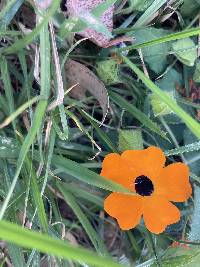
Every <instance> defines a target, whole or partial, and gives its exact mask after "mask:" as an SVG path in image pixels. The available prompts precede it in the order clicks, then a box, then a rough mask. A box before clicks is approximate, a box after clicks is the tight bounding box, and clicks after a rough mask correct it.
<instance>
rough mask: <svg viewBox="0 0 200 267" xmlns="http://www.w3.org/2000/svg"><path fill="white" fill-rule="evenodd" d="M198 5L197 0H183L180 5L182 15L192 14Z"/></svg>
mask: <svg viewBox="0 0 200 267" xmlns="http://www.w3.org/2000/svg"><path fill="white" fill-rule="evenodd" d="M199 6H200V2H199V0H184V1H183V5H182V7H181V14H182V15H183V16H184V17H189V16H194V14H195V13H197V12H198V9H199Z"/></svg>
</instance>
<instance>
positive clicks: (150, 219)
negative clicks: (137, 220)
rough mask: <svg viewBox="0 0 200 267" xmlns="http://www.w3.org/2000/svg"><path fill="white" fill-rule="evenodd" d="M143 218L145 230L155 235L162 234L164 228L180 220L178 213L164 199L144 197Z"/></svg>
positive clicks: (174, 207)
mask: <svg viewBox="0 0 200 267" xmlns="http://www.w3.org/2000/svg"><path fill="white" fill-rule="evenodd" d="M143 217H144V222H145V225H146V227H147V229H148V230H149V231H150V232H152V233H155V234H160V233H162V232H163V231H164V230H165V228H166V227H167V226H168V225H170V224H173V223H176V222H178V221H179V219H180V211H179V210H178V208H177V207H176V206H174V205H173V204H172V203H171V202H169V201H168V200H166V199H165V198H162V197H159V196H154V197H146V198H145V200H144V204H143Z"/></svg>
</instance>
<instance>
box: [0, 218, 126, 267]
mask: <svg viewBox="0 0 200 267" xmlns="http://www.w3.org/2000/svg"><path fill="white" fill-rule="evenodd" d="M0 238H1V239H3V240H5V241H9V242H12V243H14V244H17V245H19V246H22V247H26V248H32V249H33V248H35V249H37V250H39V251H41V252H43V253H48V254H51V255H54V256H57V257H63V258H65V259H71V260H74V261H79V262H85V263H88V264H92V265H93V266H99V267H105V266H109V267H126V266H125V265H121V264H119V263H117V262H114V261H113V260H112V259H111V258H108V257H101V256H99V255H98V254H96V253H94V252H90V251H89V250H86V249H83V248H79V247H74V246H72V245H70V244H69V243H67V242H64V241H61V240H58V239H54V238H52V237H49V236H47V235H44V234H39V233H37V232H34V231H31V230H27V229H24V228H22V227H20V226H18V225H16V224H12V223H10V222H7V221H0Z"/></svg>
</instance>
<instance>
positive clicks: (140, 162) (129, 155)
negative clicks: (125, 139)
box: [121, 146, 166, 180]
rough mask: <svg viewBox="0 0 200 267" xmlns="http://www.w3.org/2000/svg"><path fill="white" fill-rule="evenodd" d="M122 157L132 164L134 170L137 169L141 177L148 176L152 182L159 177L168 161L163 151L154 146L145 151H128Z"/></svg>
mask: <svg viewBox="0 0 200 267" xmlns="http://www.w3.org/2000/svg"><path fill="white" fill-rule="evenodd" d="M121 157H122V159H124V160H126V161H128V162H130V163H131V164H132V168H137V170H139V171H140V175H146V176H148V177H149V178H151V179H152V180H154V179H155V177H157V176H158V175H159V173H160V171H161V170H162V168H163V166H164V164H165V160H166V158H165V155H164V153H163V151H162V150H161V149H160V148H158V147H154V146H150V147H148V148H147V149H144V150H126V151H124V152H123V153H122V156H121Z"/></svg>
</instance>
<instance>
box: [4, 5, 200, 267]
mask: <svg viewBox="0 0 200 267" xmlns="http://www.w3.org/2000/svg"><path fill="white" fill-rule="evenodd" d="M85 1H86V2H85V3H86V4H87V3H88V2H89V0H88V1H87V0H85ZM36 2H37V3H39V1H21V0H15V1H14V0H11V1H0V185H1V186H0V219H1V220H0V239H1V240H4V241H2V242H1V244H0V246H1V256H0V266H2V267H3V266H4V265H9V266H11V265H12V266H17V267H18V266H23V267H25V266H27V267H28V266H29V267H30V266H35V267H38V266H48V267H50V266H53V265H55V266H58V267H63V266H70V267H71V266H73V267H79V266H85V267H91V266H102V267H107V266H109V267H112V266H113V267H120V266H121V267H122V266H124V267H125V266H128V265H130V266H137V267H144V266H150V265H152V264H154V265H153V266H155V264H156V261H155V258H156V257H157V258H158V259H159V263H160V265H161V266H172V267H174V266H177V267H181V266H189V267H197V266H199V259H200V256H199V255H200V254H199V246H200V244H198V243H197V241H198V240H199V239H200V238H199V236H200V235H199V221H200V218H199V213H200V212H199V207H200V205H199V199H200V197H199V183H200V167H199V166H200V156H199V151H200V141H199V138H200V124H199V121H198V117H197V114H199V110H200V105H199V104H198V101H199V100H198V97H199V96H198V86H199V85H198V83H199V82H200V80H199V77H200V75H199V72H200V71H199V69H200V67H199V66H200V64H199V60H198V59H197V53H196V51H197V49H198V47H197V46H198V43H197V38H196V36H199V34H200V27H199V23H198V20H199V16H198V12H199V5H200V1H199V0H191V1H190V0H184V1H181V0H178V1H166V0H142V1H138V0H129V1H121V0H118V1H116V0H107V1H103V2H101V1H98V3H99V2H101V3H100V4H99V5H97V6H96V7H95V8H94V9H92V10H91V11H90V12H87V10H85V9H84V8H85V6H86V5H82V6H81V5H79V6H78V7H82V10H81V11H80V12H79V13H78V14H77V15H76V16H73V17H70V18H69V17H68V16H67V15H66V12H62V10H61V9H60V4H61V6H62V9H63V7H64V6H63V1H62V3H61V1H60V0H55V1H51V0H47V1H43V2H44V4H45V5H47V6H48V8H45V9H41V8H40V9H38V8H37V6H36ZM72 2H74V1H72ZM83 2H84V1H83V0H81V3H83ZM169 2H170V3H169ZM76 3H78V0H77V1H76ZM91 3H94V1H92V0H91ZM113 4H114V5H115V7H116V8H115V12H114V14H112V15H113V28H114V30H113V32H111V31H110V30H108V28H107V26H108V25H107V26H106V25H105V24H104V21H102V20H101V16H102V14H103V13H104V12H105V11H106V10H107V9H108V8H109V7H110V6H111V5H113ZM174 12H176V13H174ZM175 14H178V16H176V15H175ZM91 21H92V22H91ZM110 23H111V24H112V21H110ZM50 26H51V27H50ZM86 28H90V29H92V30H96V31H97V32H100V33H101V34H102V35H104V36H105V37H106V38H113V39H115V41H116V44H117V45H114V46H112V47H108V48H102V47H99V46H98V45H97V44H96V43H93V44H92V39H91V38H88V40H85V39H80V38H79V37H78V36H77V35H76V32H80V31H84V30H85V29H86ZM93 32H94V31H93ZM118 34H119V35H118ZM126 34H127V35H128V36H125V35H126ZM97 35H98V33H97ZM130 36H131V37H135V38H136V40H135V42H132V43H130V42H128V40H130ZM194 36H195V38H194ZM91 37H92V36H91ZM118 37H120V39H118ZM124 37H125V39H123V38H124ZM127 37H128V39H126V38H127ZM191 37H193V38H191ZM77 40H78V41H77ZM93 40H94V39H93ZM122 40H125V41H124V42H123V43H121V41H122ZM126 41H127V42H126ZM125 44H126V45H125ZM138 49H141V51H138ZM138 52H141V53H138ZM113 55H115V56H116V60H114V58H113ZM125 55H126V56H125ZM142 56H143V58H144V62H143V61H142ZM60 59H62V60H60ZM177 59H178V60H177ZM70 61H71V62H75V61H76V62H78V63H77V64H79V66H81V67H80V68H79V69H78V71H77V69H76V68H75V70H74V72H72V74H73V75H72V76H73V79H72V81H73V82H72V83H70V79H69V75H68V74H69V70H71V65H70V67H69V64H68V63H69V62H70ZM60 62H61V64H60ZM79 62H80V63H79ZM144 63H145V64H144ZM59 65H61V66H59ZM67 66H68V68H67ZM191 66H194V67H193V68H191ZM83 68H84V71H81V70H82V69H83ZM95 73H97V74H98V76H99V77H100V78H101V81H100V80H98V79H97V78H94V77H96V76H95ZM192 77H193V80H194V84H193V88H192V89H193V91H192V92H191V91H190V89H191V88H190V82H189V81H190V79H191V78H192ZM62 85H63V86H62ZM71 86H72V87H71ZM61 87H63V88H64V101H63V103H59V106H57V107H55V108H54V109H53V110H50V108H49V107H51V105H50V104H51V103H52V102H53V101H54V100H55V99H56V98H59V97H60V99H63V96H61V95H60V89H62V88H61ZM195 88H196V91H195V90H194V89H195ZM177 89H179V93H178V92H177ZM78 90H79V92H78ZM194 91H195V92H194ZM107 92H108V94H107ZM195 93H196V98H195V100H194V99H193V101H192V99H188V97H190V96H191V95H192V96H193V98H194V94H195ZM108 95H109V98H108ZM54 103H55V101H54ZM108 104H109V108H108ZM102 117H103V121H102ZM150 145H155V146H158V147H160V148H161V149H163V151H164V153H165V155H166V157H167V164H168V163H171V162H177V161H181V160H182V161H184V162H186V163H187V164H188V166H189V168H190V178H191V179H190V181H191V184H192V186H193V188H194V198H193V201H191V200H190V199H189V200H188V201H187V202H183V203H178V204H177V206H178V208H179V209H180V211H181V221H180V222H179V224H178V225H175V226H169V227H168V228H167V229H166V232H165V233H164V234H162V235H152V236H151V235H150V234H149V233H147V230H146V228H145V226H144V225H143V223H141V224H140V225H139V226H137V229H132V230H130V231H128V232H127V231H121V230H120V229H119V228H118V226H117V222H116V221H115V220H113V219H112V218H111V217H109V216H108V215H107V214H106V213H105V212H104V211H103V208H104V199H105V197H106V195H107V194H108V193H110V192H120V193H125V194H132V192H130V191H129V190H128V189H126V188H124V187H123V186H122V185H120V184H117V183H115V182H114V181H111V180H109V179H107V178H106V177H105V178H104V177H102V176H100V175H99V174H100V172H101V166H102V161H103V159H104V157H105V156H106V155H107V154H108V153H113V152H114V153H121V152H122V151H124V150H127V149H143V147H145V148H146V147H148V146H150ZM122 179H123V177H122ZM118 208H119V209H120V206H119V207H118ZM155 212H156V211H155ZM152 216H153V215H152ZM29 228H31V230H29ZM166 233H167V234H166ZM180 237H181V238H182V239H183V240H186V241H184V242H189V241H187V240H188V239H189V240H190V241H195V243H194V242H190V244H187V246H188V247H189V249H185V248H184V247H178V248H172V247H171V240H174V239H177V241H179V238H180ZM180 242H183V241H180ZM157 262H158V261H157Z"/></svg>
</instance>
